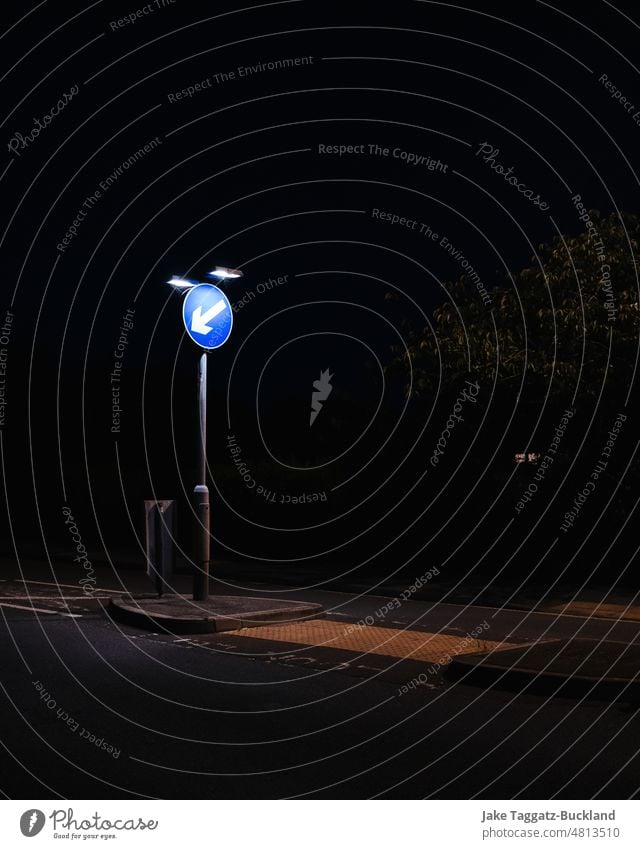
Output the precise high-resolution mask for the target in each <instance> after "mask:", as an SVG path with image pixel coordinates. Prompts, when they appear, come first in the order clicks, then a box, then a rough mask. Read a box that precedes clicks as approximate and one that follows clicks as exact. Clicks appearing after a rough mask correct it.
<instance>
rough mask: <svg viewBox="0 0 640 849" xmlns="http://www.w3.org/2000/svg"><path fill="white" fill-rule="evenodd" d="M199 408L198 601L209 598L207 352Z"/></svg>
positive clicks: (196, 491)
mask: <svg viewBox="0 0 640 849" xmlns="http://www.w3.org/2000/svg"><path fill="white" fill-rule="evenodd" d="M198 384H199V386H198V389H199V392H198V408H199V419H200V439H199V440H198V444H199V446H200V456H199V458H198V459H199V463H198V483H197V485H196V488H195V489H194V491H193V494H194V503H195V509H196V521H197V522H198V526H197V527H196V545H195V552H196V564H195V566H196V571H195V573H194V576H193V597H194V599H196V600H197V601H206V599H208V598H209V489H208V487H207V352H206V351H205V352H204V353H203V354H202V356H201V357H200V363H199V366H198Z"/></svg>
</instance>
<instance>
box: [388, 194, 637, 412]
mask: <svg viewBox="0 0 640 849" xmlns="http://www.w3.org/2000/svg"><path fill="white" fill-rule="evenodd" d="M589 215H590V217H591V221H592V222H593V225H594V228H595V231H596V233H597V237H596V236H595V235H594V230H593V229H592V231H591V234H588V233H587V231H586V230H583V231H582V232H581V233H579V234H577V235H575V236H557V237H556V238H555V239H554V240H553V241H552V242H551V243H550V244H543V245H540V246H539V249H538V251H537V255H536V256H534V257H532V260H531V265H530V266H529V267H527V268H524V269H522V270H521V271H519V272H518V273H515V274H509V275H506V276H505V279H504V280H502V281H499V282H497V283H496V285H494V286H493V287H490V288H489V293H490V295H491V303H490V304H485V303H483V301H482V299H481V298H480V297H479V296H478V293H477V291H476V288H475V286H474V285H473V282H472V281H471V280H470V279H469V278H468V277H467V276H464V275H463V276H462V277H460V279H459V280H457V281H456V282H453V283H450V284H445V288H446V290H447V294H448V298H447V300H445V301H444V302H443V303H442V304H440V305H439V306H438V307H437V308H436V309H435V310H434V314H433V331H434V332H432V330H431V329H430V328H429V327H425V328H421V329H416V328H411V327H409V326H406V327H405V339H406V340H407V343H408V356H409V358H410V361H411V366H412V368H413V375H414V382H413V393H414V394H416V395H418V396H419V395H424V394H431V393H433V392H434V391H435V389H436V386H437V384H438V380H439V376H440V374H441V377H442V381H443V385H446V384H447V383H453V384H455V383H457V382H459V380H461V379H463V378H467V377H470V376H472V377H474V378H475V379H478V380H480V381H481V382H482V383H483V384H484V385H487V384H490V385H491V384H493V383H494V381H495V383H496V385H497V387H498V388H499V389H500V390H502V391H503V392H504V391H509V390H510V389H512V388H513V389H514V390H515V391H519V388H520V386H521V385H526V386H527V389H528V390H532V389H533V390H534V394H535V395H536V396H539V395H540V393H542V394H543V395H546V394H547V393H548V394H549V396H550V397H551V398H553V399H556V400H558V401H560V400H561V401H562V402H563V403H567V404H569V403H571V402H572V400H573V399H574V398H576V397H578V398H586V397H590V398H596V397H598V396H599V394H600V392H601V388H602V386H603V385H604V384H605V383H606V385H607V387H608V389H609V388H611V387H613V388H614V390H615V391H619V392H626V388H627V387H628V385H629V383H630V382H631V380H632V378H633V374H634V369H635V365H636V359H637V357H638V341H639V335H638V329H639V327H640V322H639V319H640V312H639V309H638V301H639V296H638V276H639V274H640V268H639V263H638V258H639V252H638V245H639V244H640V218H638V216H636V215H628V214H623V215H621V216H618V215H616V214H611V215H609V216H606V217H605V216H601V215H600V214H599V213H598V212H596V211H591V212H590V213H589ZM407 366H408V362H407V354H405V352H404V351H402V350H400V349H399V348H398V349H396V350H395V351H394V360H393V363H392V364H391V366H390V370H391V371H392V372H394V371H395V372H397V373H402V374H403V375H404V378H403V379H404V380H405V381H406V375H407ZM407 385H408V384H407Z"/></svg>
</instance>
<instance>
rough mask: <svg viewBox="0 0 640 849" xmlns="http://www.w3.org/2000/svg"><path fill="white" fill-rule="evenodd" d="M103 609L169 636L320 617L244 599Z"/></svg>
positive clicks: (143, 599) (314, 610)
mask: <svg viewBox="0 0 640 849" xmlns="http://www.w3.org/2000/svg"><path fill="white" fill-rule="evenodd" d="M105 609H106V612H107V614H108V615H109V616H110V617H111V618H112V619H115V620H117V621H119V622H122V623H124V624H127V625H133V626H134V627H136V628H145V629H153V630H161V631H168V632H170V633H173V634H206V633H216V632H218V631H235V630H237V629H240V628H255V627H258V626H260V625H270V624H272V623H274V622H283V623H293V622H299V621H301V620H303V619H311V618H313V619H317V618H319V617H321V616H324V609H323V607H322V605H321V604H311V603H303V602H295V601H283V600H281V599H265V598H252V597H246V596H215V597H212V598H210V599H209V600H208V601H204V602H203V601H194V600H193V599H192V598H189V597H188V596H178V595H172V596H163V598H161V599H159V598H158V597H157V596H155V595H144V596H123V597H122V598H111V599H109V602H108V605H106V606H105Z"/></svg>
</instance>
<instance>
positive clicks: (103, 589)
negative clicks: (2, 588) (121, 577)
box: [3, 578, 127, 593]
mask: <svg viewBox="0 0 640 849" xmlns="http://www.w3.org/2000/svg"><path fill="white" fill-rule="evenodd" d="M3 583H5V584H13V583H16V584H37V585H38V586H41V587H64V588H65V589H68V590H77V589H78V585H77V584H54V583H52V582H51V581H25V579H24V578H12V579H9V578H7V580H5V581H4V582H3ZM95 592H101V593H126V592H127V590H125V589H124V588H123V589H121V590H110V589H108V588H107V587H100V588H99V589H98V587H96V589H95Z"/></svg>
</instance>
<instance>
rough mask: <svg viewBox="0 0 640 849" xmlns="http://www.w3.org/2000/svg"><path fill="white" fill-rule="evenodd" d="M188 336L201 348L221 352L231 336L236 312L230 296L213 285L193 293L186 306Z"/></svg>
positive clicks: (185, 315) (183, 306) (184, 305)
mask: <svg viewBox="0 0 640 849" xmlns="http://www.w3.org/2000/svg"><path fill="white" fill-rule="evenodd" d="M182 318H183V321H184V326H185V328H186V331H187V333H188V334H189V336H190V337H191V338H192V339H193V341H194V342H195V343H196V345H200V347H201V348H207V349H209V350H211V349H212V348H219V347H220V346H221V345H224V343H225V342H226V341H227V339H228V338H229V336H231V328H232V327H233V310H232V309H231V304H230V303H229V299H228V298H227V296H226V295H225V294H224V292H222V291H221V290H220V289H218V287H217V286H213V285H212V284H211V283H201V284H200V285H199V286H194V287H193V289H189V291H188V292H187V295H186V297H185V299H184V303H183V304H182Z"/></svg>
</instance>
